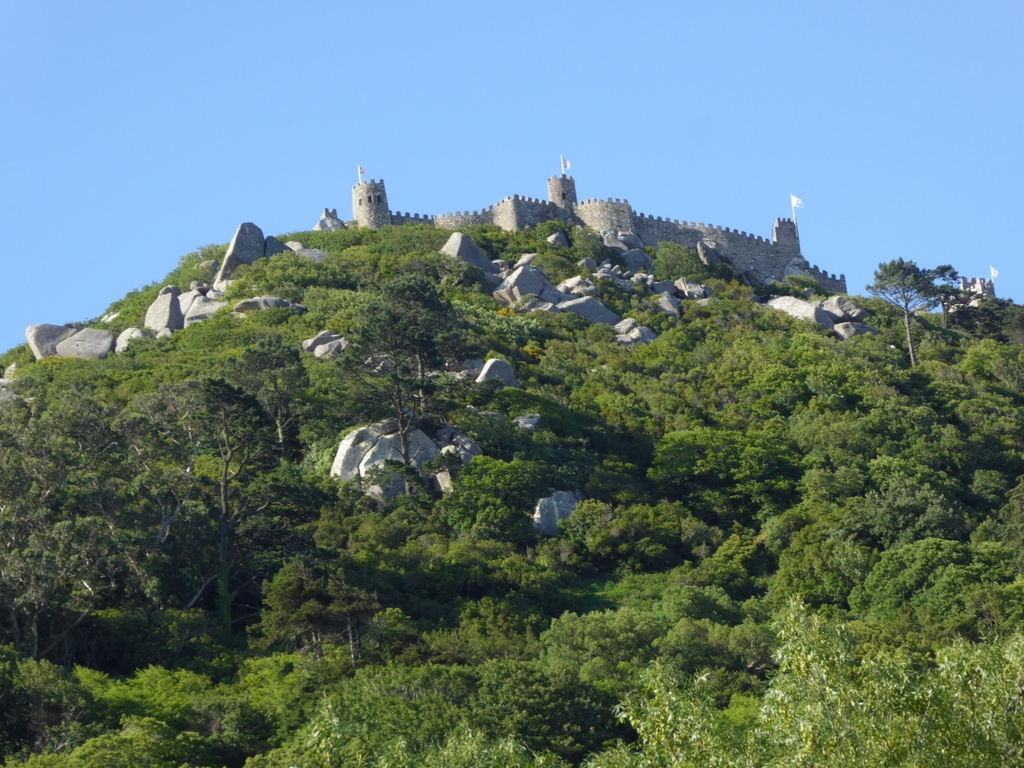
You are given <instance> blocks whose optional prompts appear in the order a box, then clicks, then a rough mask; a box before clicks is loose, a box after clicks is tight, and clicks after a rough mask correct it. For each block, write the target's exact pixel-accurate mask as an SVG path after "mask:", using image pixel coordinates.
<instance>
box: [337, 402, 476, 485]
mask: <svg viewBox="0 0 1024 768" xmlns="http://www.w3.org/2000/svg"><path fill="white" fill-rule="evenodd" d="M405 445H406V452H407V454H408V461H406V458H405V455H404V454H403V451H402V435H401V434H399V431H398V422H397V420H396V419H388V420H386V421H382V422H378V423H376V424H370V425H368V426H365V427H360V428H359V429H356V430H354V431H352V432H350V433H349V434H347V435H346V436H345V439H343V440H342V441H341V444H340V445H339V446H338V451H337V453H335V455H334V463H333V464H332V465H331V476H332V477H336V478H338V479H339V480H342V481H345V480H363V481H369V482H371V483H372V485H370V486H369V487H368V488H367V489H366V491H367V493H368V494H369V495H371V496H376V497H378V498H386V499H393V498H395V497H396V496H397V495H399V494H401V493H404V492H405V490H406V488H405V482H404V481H403V480H402V478H401V477H399V476H398V475H396V474H395V473H393V472H388V471H387V469H386V462H389V461H397V462H399V463H402V464H406V465H407V466H411V467H415V468H416V469H417V470H418V469H420V468H421V467H422V466H423V465H424V464H425V463H427V462H428V461H431V460H432V459H435V458H437V457H438V456H439V455H440V454H441V453H450V454H452V455H454V456H456V457H458V458H459V459H460V461H461V462H462V463H463V464H468V463H469V462H470V461H471V460H472V459H473V457H474V456H479V455H480V454H481V453H482V451H481V450H480V448H479V446H477V445H476V443H474V442H473V441H472V440H471V439H470V438H469V437H467V436H466V435H464V434H462V433H461V432H459V431H458V430H456V429H454V428H453V427H449V426H444V427H442V428H441V429H439V430H438V432H437V435H436V436H435V437H434V438H431V437H429V436H428V435H427V434H426V433H425V432H423V431H422V430H420V429H412V430H410V431H409V432H407V433H406V435H405ZM449 479H450V478H449Z"/></svg>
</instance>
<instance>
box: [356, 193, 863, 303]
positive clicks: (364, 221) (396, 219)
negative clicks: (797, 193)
mask: <svg viewBox="0 0 1024 768" xmlns="http://www.w3.org/2000/svg"><path fill="white" fill-rule="evenodd" d="M548 195H549V197H551V199H550V200H540V199H537V198H533V197H523V196H521V195H512V196H510V197H506V198H505V199H504V200H501V201H499V202H497V203H495V204H494V205H492V206H489V207H487V208H484V209H482V210H479V211H472V212H470V211H456V212H455V213H444V214H438V215H436V216H429V215H426V214H418V213H417V214H409V213H404V214H403V213H398V212H393V211H390V210H389V209H388V207H387V193H386V191H385V190H384V182H383V181H377V180H376V179H371V180H370V181H369V182H360V183H359V184H357V185H356V186H355V187H353V189H352V214H353V218H354V219H355V223H356V224H357V226H364V227H373V228H380V227H381V226H385V225H387V224H394V225H401V224H432V225H433V226H436V227H441V228H443V229H449V230H458V229H463V228H465V227H468V226H472V225H474V224H493V225H494V226H497V227H500V228H501V229H504V230H509V231H517V230H520V229H525V228H527V227H535V226H537V225H538V224H541V223H543V222H545V221H551V220H556V221H564V222H565V223H567V224H573V225H580V226H586V227H589V228H591V229H593V230H595V231H597V232H605V231H608V230H614V231H619V232H632V233H634V234H635V235H636V236H637V237H639V238H640V240H641V242H643V243H644V245H650V246H656V245H657V244H658V243H660V242H669V243H678V244H680V245H683V246H686V247H688V248H694V249H696V247H697V244H698V243H699V242H701V241H704V242H705V243H706V244H708V245H711V246H713V247H714V248H715V249H716V250H717V251H718V253H720V254H721V255H722V256H723V257H725V258H726V259H727V260H728V261H729V263H730V264H732V266H733V267H735V268H736V269H737V270H739V271H740V272H741V273H743V274H744V275H747V276H748V277H750V278H753V279H754V280H755V281H760V282H764V281H768V280H779V281H783V280H785V278H786V276H787V275H800V274H805V275H809V276H811V277H813V278H814V279H815V280H817V281H818V283H819V284H820V285H821V287H822V288H824V289H825V290H827V291H831V292H835V293H846V277H845V276H844V275H838V276H837V275H834V274H829V273H828V272H826V271H824V270H822V269H819V268H818V267H817V266H816V265H814V266H812V265H811V264H810V263H808V262H807V260H806V259H804V257H803V255H802V254H801V252H800V238H799V236H798V234H797V231H796V224H795V223H794V222H793V220H792V219H776V220H775V225H774V227H773V229H772V238H771V239H770V240H769V239H766V238H764V237H761V236H760V235H752V234H747V233H746V232H740V231H739V230H736V229H730V228H729V227H721V226H717V225H712V224H707V225H705V224H704V223H703V222H701V223H697V222H693V221H685V220H682V221H681V220H679V219H663V218H662V217H660V216H658V217H655V216H649V215H647V214H645V213H637V212H636V211H634V210H633V208H632V206H631V205H630V204H629V201H628V200H624V199H623V200H620V199H619V198H615V199H612V198H609V199H607V200H597V199H595V198H591V199H589V200H583V201H581V202H577V201H576V182H575V180H574V179H573V178H572V177H571V176H565V175H564V174H563V175H562V176H552V177H551V178H550V179H548Z"/></svg>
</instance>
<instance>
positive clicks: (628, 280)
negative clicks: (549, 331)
mask: <svg viewBox="0 0 1024 768" xmlns="http://www.w3.org/2000/svg"><path fill="white" fill-rule="evenodd" d="M622 234H623V235H624V236H628V235H629V233H622ZM633 237H635V236H633ZM548 242H550V243H551V244H552V245H555V246H556V247H566V246H568V244H569V243H568V240H567V239H566V237H565V234H564V233H563V232H561V231H559V232H555V233H554V234H552V235H551V236H550V237H548ZM616 242H619V241H618V240H616ZM637 242H639V241H637ZM441 252H442V253H444V254H446V255H447V256H450V257H452V258H456V259H460V260H461V261H464V262H465V263H466V264H470V265H472V266H474V267H477V268H479V269H480V270H481V271H483V272H484V275H485V276H487V277H488V279H489V280H491V282H492V284H496V287H495V289H494V291H493V292H492V295H493V296H494V297H495V298H497V299H498V300H499V301H501V302H502V303H504V304H506V305H508V306H510V307H512V308H513V309H516V310H518V311H523V312H572V313H574V314H577V315H579V316H580V317H582V318H583V319H585V320H587V321H588V322H591V323H603V324H606V325H611V326H614V327H615V328H616V330H617V331H618V335H617V337H616V339H617V340H618V341H619V342H620V343H622V344H637V343H646V342H649V341H652V340H653V339H654V338H656V334H654V332H653V331H651V330H650V329H648V328H642V327H640V326H638V325H637V323H636V321H635V320H629V319H627V320H623V318H621V317H619V316H618V315H617V314H615V313H614V312H613V311H612V310H610V309H608V307H606V306H605V305H604V303H603V302H602V301H601V300H600V298H598V297H599V296H600V293H601V290H600V287H599V283H600V281H601V280H611V281H615V282H618V283H619V284H621V285H622V286H623V287H625V288H630V289H631V288H632V287H633V285H634V284H640V285H649V286H650V285H654V276H653V275H649V274H645V273H643V272H634V271H632V270H631V269H625V270H624V269H622V267H620V266H619V265H617V264H616V265H613V264H612V263H611V262H605V263H604V264H601V265H600V266H599V265H598V264H597V263H596V262H595V261H594V260H593V259H590V258H586V259H583V260H582V261H580V263H579V264H578V266H579V267H581V268H582V269H585V270H587V271H588V272H590V273H591V276H590V277H584V276H576V277H571V278H569V279H568V280H565V281H563V282H561V283H559V284H558V285H554V284H553V283H552V282H551V281H550V280H549V279H548V276H547V274H545V272H544V270H543V269H541V268H540V267H538V266H534V264H533V261H534V260H535V259H536V258H537V254H535V253H526V254H523V256H522V257H521V258H520V259H519V260H518V261H517V262H516V263H515V264H513V265H511V266H510V265H509V264H508V263H507V262H506V261H504V260H502V259H497V260H495V261H489V260H488V259H487V257H486V256H485V255H484V254H483V252H482V251H481V250H480V249H479V248H477V246H476V244H475V243H473V241H472V240H470V239H469V238H468V237H466V236H465V235H464V234H462V233H461V232H455V233H453V234H452V236H451V237H450V238H449V239H448V242H447V243H445V245H444V247H443V248H442V249H441ZM622 258H623V260H624V261H625V262H626V263H627V264H629V265H630V266H636V267H637V268H640V267H643V268H648V269H649V268H650V266H651V257H650V256H649V255H648V254H647V253H646V252H645V251H641V250H639V249H636V248H632V249H626V250H625V251H623V253H622ZM702 288H703V287H702ZM672 290H673V291H675V288H674V287H673V288H672ZM651 292H652V293H654V292H655V291H654V290H653V289H652V291H651ZM703 295H704V294H703V293H702V294H701V296H703ZM623 323H625V325H623Z"/></svg>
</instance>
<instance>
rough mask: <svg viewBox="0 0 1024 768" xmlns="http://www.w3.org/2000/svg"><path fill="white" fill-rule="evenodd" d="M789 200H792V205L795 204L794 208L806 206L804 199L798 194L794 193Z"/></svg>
mask: <svg viewBox="0 0 1024 768" xmlns="http://www.w3.org/2000/svg"><path fill="white" fill-rule="evenodd" d="M789 202H790V204H791V205H792V206H793V207H794V208H803V207H804V201H803V200H801V199H800V198H799V197H797V196H796V195H793V194H791V195H790V196H789Z"/></svg>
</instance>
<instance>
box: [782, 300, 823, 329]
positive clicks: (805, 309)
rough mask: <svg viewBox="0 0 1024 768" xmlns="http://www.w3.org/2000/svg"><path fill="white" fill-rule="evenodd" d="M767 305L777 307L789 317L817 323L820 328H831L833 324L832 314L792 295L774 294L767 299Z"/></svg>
mask: <svg viewBox="0 0 1024 768" xmlns="http://www.w3.org/2000/svg"><path fill="white" fill-rule="evenodd" d="M768 306H769V307H771V308H772V309H777V310H779V311H780V312H785V313H786V314H787V315H789V316H790V317H795V318H797V319H800V320H810V321H811V322H812V323H817V324H818V325H820V326H821V327H822V328H827V329H829V330H832V327H833V326H834V325H835V320H833V319H832V315H830V314H829V313H828V312H826V311H825V310H823V309H822V308H821V307H819V306H818V305H817V304H811V303H810V302H808V301H804V300H803V299H798V298H795V297H794V296H776V297H775V298H773V299H769V301H768Z"/></svg>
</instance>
